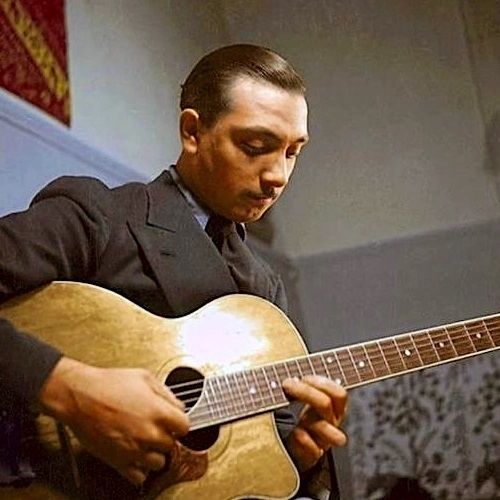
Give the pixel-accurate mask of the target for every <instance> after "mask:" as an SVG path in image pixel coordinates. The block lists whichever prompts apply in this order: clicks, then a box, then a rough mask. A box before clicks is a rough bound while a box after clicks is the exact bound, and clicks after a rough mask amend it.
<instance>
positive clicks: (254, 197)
mask: <svg viewBox="0 0 500 500" xmlns="http://www.w3.org/2000/svg"><path fill="white" fill-rule="evenodd" d="M248 197H249V198H250V200H251V202H252V203H253V204H254V205H258V206H265V205H268V204H270V203H272V202H273V201H274V200H275V199H276V198H277V195H274V194H273V195H271V196H269V195H265V194H249V195H248Z"/></svg>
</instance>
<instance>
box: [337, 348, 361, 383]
mask: <svg viewBox="0 0 500 500" xmlns="http://www.w3.org/2000/svg"><path fill="white" fill-rule="evenodd" d="M334 353H335V356H336V357H337V361H338V364H339V365H340V367H341V368H342V373H343V374H344V378H345V380H346V382H347V383H348V384H349V385H353V384H357V383H359V382H361V378H360V376H359V374H358V372H357V370H356V366H355V365H354V362H353V360H352V356H351V353H350V352H349V349H345V348H344V349H340V350H337V351H334Z"/></svg>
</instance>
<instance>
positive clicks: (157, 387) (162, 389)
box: [153, 381, 185, 411]
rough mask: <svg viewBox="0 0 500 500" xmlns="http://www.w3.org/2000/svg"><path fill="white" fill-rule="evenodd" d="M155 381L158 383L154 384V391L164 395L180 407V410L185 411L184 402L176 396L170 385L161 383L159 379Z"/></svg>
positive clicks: (163, 396) (164, 397)
mask: <svg viewBox="0 0 500 500" xmlns="http://www.w3.org/2000/svg"><path fill="white" fill-rule="evenodd" d="M155 382H156V383H155V384H154V386H153V390H154V392H155V393H156V394H158V396H160V397H162V398H163V399H165V400H166V401H168V402H169V403H171V404H173V405H174V406H176V407H177V408H179V410H182V411H184V409H185V405H184V403H183V402H182V401H181V400H180V399H178V398H176V397H175V395H174V393H173V392H172V391H171V390H170V389H169V388H168V386H166V385H165V384H160V382H158V381H155Z"/></svg>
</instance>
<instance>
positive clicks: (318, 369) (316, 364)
mask: <svg viewBox="0 0 500 500" xmlns="http://www.w3.org/2000/svg"><path fill="white" fill-rule="evenodd" d="M309 359H310V361H311V363H312V365H313V371H314V373H315V374H316V375H321V376H322V377H327V378H330V377H329V374H328V371H326V367H325V364H324V363H323V362H322V360H321V356H320V355H318V354H314V355H313V356H310V358H309Z"/></svg>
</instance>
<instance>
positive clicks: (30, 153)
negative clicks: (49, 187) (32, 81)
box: [0, 91, 146, 215]
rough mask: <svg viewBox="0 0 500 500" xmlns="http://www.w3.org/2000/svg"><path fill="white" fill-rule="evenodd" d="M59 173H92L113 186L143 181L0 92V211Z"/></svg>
mask: <svg viewBox="0 0 500 500" xmlns="http://www.w3.org/2000/svg"><path fill="white" fill-rule="evenodd" d="M60 175H90V176H93V177H97V178H99V179H101V180H102V181H104V182H105V183H106V184H108V185H110V186H113V185H117V184H122V183H124V182H127V181H130V180H146V177H145V176H144V174H141V173H140V172H139V171H138V170H135V169H134V168H131V167H129V166H126V165H124V164H121V163H120V162H117V161H115V160H113V159H112V158H110V157H108V156H106V155H105V154H103V153H101V152H99V151H97V150H95V149H93V148H91V147H89V146H88V145H86V144H84V143H83V142H82V141H80V140H78V139H76V138H75V137H74V136H73V135H72V134H71V132H70V130H68V129H67V128H66V127H64V126H63V125H60V124H59V123H57V122H55V121H54V120H52V119H50V118H48V117H46V116H45V115H44V114H43V113H42V112H40V111H38V110H37V109H35V108H31V107H30V106H29V105H27V104H25V103H24V102H21V101H20V100H18V99H17V98H16V97H15V96H13V95H11V94H8V93H7V92H3V91H0V215H4V214H7V213H10V212H13V211H19V210H23V209H25V208H26V207H27V205H28V203H29V201H30V200H31V198H32V197H33V195H34V194H35V193H36V192H37V191H38V190H39V189H40V188H41V187H43V186H44V185H45V184H47V183H48V182H49V181H51V180H52V179H54V178H56V177H58V176H60Z"/></svg>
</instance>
